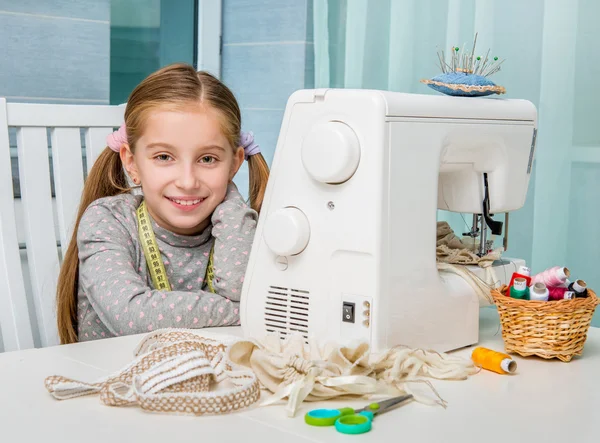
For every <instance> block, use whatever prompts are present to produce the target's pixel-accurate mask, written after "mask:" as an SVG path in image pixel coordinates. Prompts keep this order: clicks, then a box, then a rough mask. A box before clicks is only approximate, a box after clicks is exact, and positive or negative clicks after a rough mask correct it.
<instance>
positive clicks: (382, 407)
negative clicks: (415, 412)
mask: <svg viewBox="0 0 600 443" xmlns="http://www.w3.org/2000/svg"><path fill="white" fill-rule="evenodd" d="M411 398H412V395H410V394H409V395H402V396H400V397H393V398H390V399H388V400H385V401H382V402H379V403H371V404H370V405H367V406H365V407H364V408H361V409H352V408H340V409H313V410H312V411H309V412H307V413H306V415H305V416H304V421H305V422H306V423H307V424H309V425H311V426H332V425H333V426H335V429H336V430H337V431H338V432H341V433H342V434H363V433H365V432H368V431H370V430H371V426H372V422H373V418H374V417H375V415H378V414H383V413H384V412H387V411H389V410H390V409H392V408H393V407H394V406H396V405H399V404H400V403H403V402H405V401H406V400H409V399H411Z"/></svg>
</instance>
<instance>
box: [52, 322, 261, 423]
mask: <svg viewBox="0 0 600 443" xmlns="http://www.w3.org/2000/svg"><path fill="white" fill-rule="evenodd" d="M226 351H227V346H226V345H225V344H224V343H220V342H218V341H215V340H211V339H207V338H204V337H201V336H199V335H197V334H195V333H193V332H189V331H185V330H177V329H164V330H159V331H156V332H154V333H151V334H149V335H147V336H146V337H145V338H144V340H143V341H142V342H141V343H140V345H139V346H138V347H137V349H136V351H135V353H134V354H135V356H136V359H135V360H134V361H133V362H132V363H130V364H129V365H127V366H126V367H124V368H123V369H121V370H120V371H119V372H118V373H116V374H113V375H111V376H108V377H105V378H103V379H100V380H98V381H96V382H93V383H86V382H81V381H77V380H73V379H69V378H66V377H62V376H56V375H55V376H50V377H47V378H46V380H45V386H46V389H47V390H48V392H50V394H52V396H53V397H54V398H56V399H58V400H64V399H70V398H74V397H79V396H82V395H90V394H100V400H101V401H102V403H104V404H106V405H109V406H126V405H139V406H140V407H141V408H142V409H143V410H147V411H152V412H162V413H178V414H191V415H204V414H219V413H226V412H231V411H235V410H238V409H243V408H246V407H248V406H250V405H251V404H253V403H255V402H256V401H257V400H258V399H259V398H260V387H259V383H258V380H257V378H256V376H255V375H254V373H253V372H252V371H249V370H246V369H243V368H239V367H237V366H235V365H233V364H232V363H231V362H230V361H229V360H228V359H227V358H226ZM223 381H227V382H229V384H230V385H233V388H228V389H218V388H219V386H218V385H219V384H220V383H221V382H223Z"/></svg>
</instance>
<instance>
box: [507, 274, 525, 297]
mask: <svg viewBox="0 0 600 443" xmlns="http://www.w3.org/2000/svg"><path fill="white" fill-rule="evenodd" d="M510 296H511V298H516V299H518V300H529V288H528V287H527V280H525V278H523V277H517V278H515V281H514V284H513V285H512V286H511V287H510Z"/></svg>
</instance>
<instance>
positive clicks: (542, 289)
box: [529, 283, 550, 301]
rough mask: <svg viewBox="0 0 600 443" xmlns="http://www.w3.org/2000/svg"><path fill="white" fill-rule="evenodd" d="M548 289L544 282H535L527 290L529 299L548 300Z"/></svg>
mask: <svg viewBox="0 0 600 443" xmlns="http://www.w3.org/2000/svg"><path fill="white" fill-rule="evenodd" d="M549 296H550V291H549V290H548V288H547V287H546V285H545V284H544V283H536V284H534V285H533V286H532V287H531V288H530V290H529V300H537V301H548V297H549Z"/></svg>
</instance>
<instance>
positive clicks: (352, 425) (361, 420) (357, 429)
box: [335, 411, 374, 434]
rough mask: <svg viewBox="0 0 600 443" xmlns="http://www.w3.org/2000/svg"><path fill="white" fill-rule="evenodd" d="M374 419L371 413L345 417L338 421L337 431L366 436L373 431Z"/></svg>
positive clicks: (366, 412) (365, 412) (336, 423)
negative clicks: (365, 434)
mask: <svg viewBox="0 0 600 443" xmlns="http://www.w3.org/2000/svg"><path fill="white" fill-rule="evenodd" d="M373 417H374V415H373V413H372V412H370V411H362V412H359V413H358V414H349V415H343V416H341V417H340V418H338V419H337V420H336V422H335V429H336V430H337V431H338V432H341V433H342V434H364V433H365V432H369V431H370V430H371V427H372V424H373Z"/></svg>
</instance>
